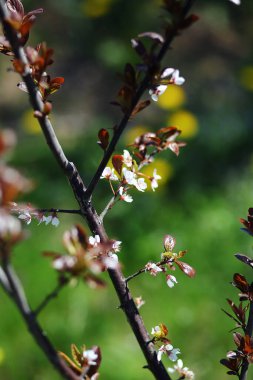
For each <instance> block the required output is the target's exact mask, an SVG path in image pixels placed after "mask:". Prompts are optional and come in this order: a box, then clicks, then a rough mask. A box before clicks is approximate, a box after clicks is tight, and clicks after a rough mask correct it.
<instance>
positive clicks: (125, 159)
mask: <svg viewBox="0 0 253 380" xmlns="http://www.w3.org/2000/svg"><path fill="white" fill-rule="evenodd" d="M123 152H124V154H123V163H124V164H125V165H126V166H127V167H128V168H131V167H132V165H133V158H132V156H131V154H130V153H129V152H128V150H126V149H125V150H124V151H123Z"/></svg>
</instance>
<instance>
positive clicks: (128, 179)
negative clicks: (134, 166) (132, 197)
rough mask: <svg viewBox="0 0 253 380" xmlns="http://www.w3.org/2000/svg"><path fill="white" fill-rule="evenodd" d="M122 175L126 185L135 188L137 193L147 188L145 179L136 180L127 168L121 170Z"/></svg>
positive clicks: (134, 175)
mask: <svg viewBox="0 0 253 380" xmlns="http://www.w3.org/2000/svg"><path fill="white" fill-rule="evenodd" d="M122 173H123V175H124V178H125V181H126V182H127V183H128V185H132V186H135V187H136V189H137V190H139V191H144V190H145V189H146V188H147V184H146V182H145V179H144V178H137V175H136V174H135V173H134V172H132V171H131V170H128V169H127V168H123V170H122Z"/></svg>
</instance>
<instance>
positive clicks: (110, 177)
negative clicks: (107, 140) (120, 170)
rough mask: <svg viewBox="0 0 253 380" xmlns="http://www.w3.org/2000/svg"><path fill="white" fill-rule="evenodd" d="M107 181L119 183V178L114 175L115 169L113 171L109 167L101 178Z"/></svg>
mask: <svg viewBox="0 0 253 380" xmlns="http://www.w3.org/2000/svg"><path fill="white" fill-rule="evenodd" d="M100 178H101V179H102V178H105V179H107V180H108V181H118V177H117V176H116V174H115V173H114V169H111V168H110V167H109V166H107V167H106V168H105V169H104V170H103V173H102V175H101V177H100Z"/></svg>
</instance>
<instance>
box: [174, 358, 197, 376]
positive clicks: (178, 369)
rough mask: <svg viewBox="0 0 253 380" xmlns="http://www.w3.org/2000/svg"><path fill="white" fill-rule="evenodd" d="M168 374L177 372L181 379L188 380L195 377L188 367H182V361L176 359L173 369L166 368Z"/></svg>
mask: <svg viewBox="0 0 253 380" xmlns="http://www.w3.org/2000/svg"><path fill="white" fill-rule="evenodd" d="M168 372H170V373H174V372H178V374H179V375H180V376H181V378H183V379H188V380H193V379H194V377H195V375H194V372H193V371H190V370H189V368H188V367H184V365H183V361H182V360H181V359H178V361H177V364H175V365H174V367H173V368H168Z"/></svg>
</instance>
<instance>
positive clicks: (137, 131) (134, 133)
mask: <svg viewBox="0 0 253 380" xmlns="http://www.w3.org/2000/svg"><path fill="white" fill-rule="evenodd" d="M146 132H148V129H147V128H146V127H144V126H142V125H136V126H135V127H133V128H129V129H128V130H127V131H126V133H125V136H124V139H125V143H126V144H127V145H130V144H133V143H134V140H135V139H136V137H138V136H141V135H143V133H146Z"/></svg>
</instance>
